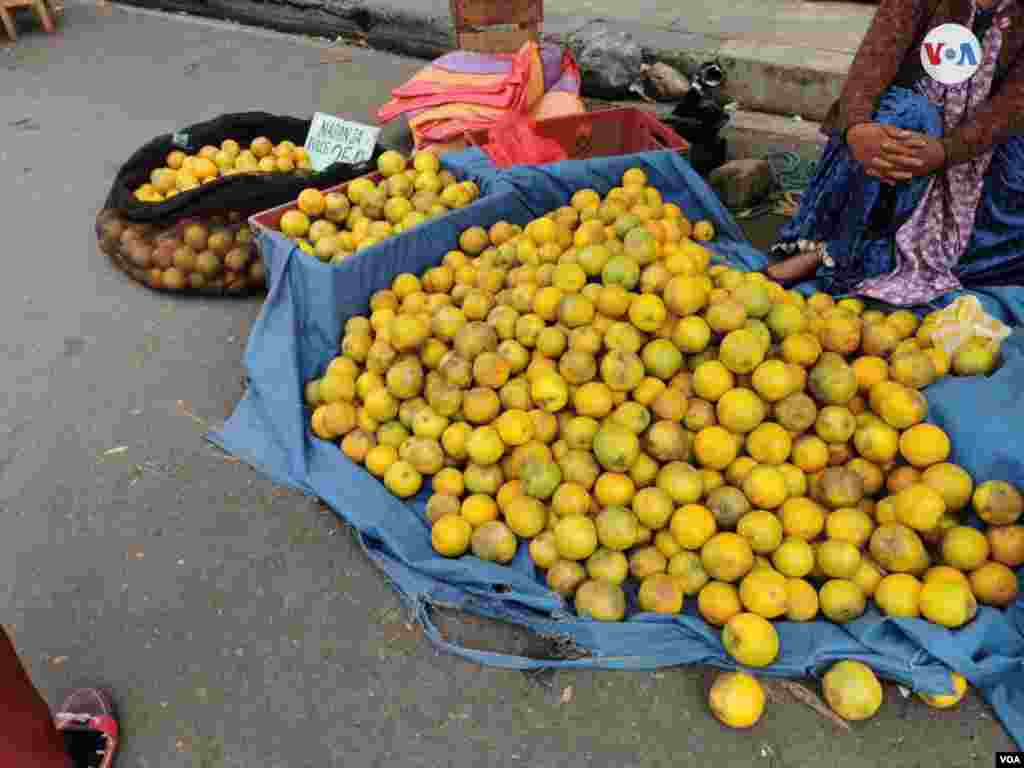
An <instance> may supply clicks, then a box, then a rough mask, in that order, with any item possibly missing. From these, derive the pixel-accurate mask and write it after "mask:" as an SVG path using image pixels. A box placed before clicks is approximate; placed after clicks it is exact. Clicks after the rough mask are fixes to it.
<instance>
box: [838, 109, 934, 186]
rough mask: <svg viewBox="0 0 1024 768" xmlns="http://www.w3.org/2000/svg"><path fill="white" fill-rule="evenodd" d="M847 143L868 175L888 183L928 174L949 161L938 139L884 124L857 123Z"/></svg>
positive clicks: (848, 136)
mask: <svg viewBox="0 0 1024 768" xmlns="http://www.w3.org/2000/svg"><path fill="white" fill-rule="evenodd" d="M846 143H847V145H848V146H849V147H850V152H851V153H852V154H853V156H854V158H855V159H856V160H857V162H859V163H860V164H861V165H863V166H864V170H865V171H866V172H867V174H868V175H869V176H873V177H875V178H877V179H879V180H881V181H882V183H884V184H890V185H891V184H898V183H901V182H904V181H910V180H911V179H913V178H915V177H918V176H928V175H930V174H932V173H935V171H937V170H938V169H939V168H941V167H942V166H943V165H944V164H945V162H946V152H945V150H944V149H943V146H942V143H941V142H939V141H938V140H937V139H933V138H932V137H930V136H927V135H925V134H922V133H915V132H914V131H905V130H903V129H901V128H894V127H892V126H889V125H882V124H881V123H862V124H860V125H855V126H853V127H852V128H850V130H848V131H847V132H846Z"/></svg>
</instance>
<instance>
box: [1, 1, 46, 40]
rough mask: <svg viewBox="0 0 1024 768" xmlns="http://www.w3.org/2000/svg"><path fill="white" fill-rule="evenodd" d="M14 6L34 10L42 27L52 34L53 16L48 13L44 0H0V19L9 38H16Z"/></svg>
mask: <svg viewBox="0 0 1024 768" xmlns="http://www.w3.org/2000/svg"><path fill="white" fill-rule="evenodd" d="M15 8H31V9H32V10H34V11H35V13H36V16H38V17H39V23H40V24H42V25H43V29H45V30H46V32H47V34H53V32H54V30H55V27H54V24H53V17H52V16H51V15H50V9H49V8H48V7H47V5H46V0H0V20H2V21H3V24H4V29H5V30H6V31H7V36H8V37H10V38H11V40H17V39H18V30H17V29H16V28H15V26H14V13H13V12H12V11H13V10H14V9H15Z"/></svg>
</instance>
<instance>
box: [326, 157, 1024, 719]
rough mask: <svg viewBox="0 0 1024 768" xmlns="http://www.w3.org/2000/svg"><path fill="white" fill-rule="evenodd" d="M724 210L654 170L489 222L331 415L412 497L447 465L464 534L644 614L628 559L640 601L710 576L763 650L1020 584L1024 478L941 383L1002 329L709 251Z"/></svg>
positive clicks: (450, 498)
mask: <svg viewBox="0 0 1024 768" xmlns="http://www.w3.org/2000/svg"><path fill="white" fill-rule="evenodd" d="M714 234H715V233H714V230H713V227H712V226H711V225H710V224H709V223H707V222H698V223H696V224H691V222H690V221H688V220H687V218H686V216H685V215H684V212H683V211H681V210H680V209H679V208H678V207H677V206H675V205H672V204H666V203H664V202H663V200H662V197H661V195H660V194H659V192H658V190H657V189H654V188H652V187H651V186H649V185H648V183H647V178H646V176H645V175H644V173H643V172H642V171H641V170H639V169H634V170H630V171H629V172H627V173H626V174H625V176H624V178H623V179H622V184H621V186H619V187H617V188H615V189H613V190H611V192H609V194H608V195H607V196H606V197H605V198H604V199H602V198H601V197H600V196H599V195H598V194H597V193H596V192H594V191H593V190H582V191H579V192H577V193H576V194H575V195H574V196H573V198H572V202H571V205H569V206H566V207H564V208H560V209H558V210H556V211H553V212H551V213H550V214H549V215H547V216H545V217H543V218H540V219H537V220H535V221H532V222H530V223H529V224H528V225H527V226H526V227H525V228H520V227H518V226H514V225H512V224H509V223H506V222H499V223H498V224H495V225H494V226H493V227H491V228H490V229H489V230H488V231H485V230H484V229H481V228H473V229H470V230H467V231H466V232H464V233H463V234H462V237H461V239H460V242H459V250H453V251H450V252H448V253H447V254H446V255H445V256H444V258H443V259H442V261H441V263H440V264H439V265H438V266H436V267H433V268H431V269H428V270H427V271H426V272H425V273H423V274H422V275H420V276H416V275H412V274H402V275H399V276H398V277H397V278H396V279H395V280H394V283H393V285H392V286H391V288H390V290H383V291H379V292H378V293H376V294H375V295H374V296H373V297H372V299H371V302H370V309H371V312H370V315H369V316H368V317H353V318H352V319H351V320H349V321H348V323H347V324H346V327H345V332H344V338H343V341H342V344H341V350H340V354H339V356H338V357H337V358H335V359H334V360H333V361H332V362H331V363H330V365H329V366H328V367H327V369H326V371H325V372H324V375H323V377H322V378H319V379H317V380H315V381H311V382H309V384H308V386H307V389H306V399H307V402H308V405H309V406H310V407H311V409H312V428H313V430H314V432H315V433H316V434H317V435H318V436H319V437H321V438H323V439H325V440H339V441H340V446H341V450H342V451H343V452H344V453H345V455H346V456H348V457H349V458H350V459H351V460H353V461H355V462H357V463H359V464H361V465H363V466H365V468H366V469H367V470H368V471H369V472H371V473H372V474H373V475H375V476H376V477H379V478H381V479H382V480H383V482H384V484H385V485H386V486H387V488H388V489H389V490H390V491H391V492H392V493H394V494H395V495H397V496H399V497H401V498H409V497H411V496H414V495H416V494H417V493H419V492H420V490H421V488H422V487H423V486H424V484H425V482H428V481H429V483H430V487H431V489H432V494H431V496H430V499H429V502H428V503H427V508H426V514H427V516H428V518H429V522H430V524H431V526H432V531H431V539H432V542H433V546H434V548H435V549H436V551H437V552H439V553H440V554H442V555H444V556H447V557H461V556H464V555H467V554H472V555H475V556H476V557H479V558H483V559H484V560H488V561H493V562H497V563H507V562H509V561H510V560H511V559H512V558H513V557H514V556H515V555H516V553H517V552H518V551H519V549H520V548H521V547H526V548H527V549H528V551H529V555H530V557H531V558H532V560H533V562H534V563H535V564H536V566H537V567H538V568H540V569H541V570H542V571H543V572H544V574H545V577H546V580H547V583H548V584H549V585H550V587H551V588H552V589H553V590H555V591H557V592H558V593H560V594H561V595H563V596H565V597H566V598H569V599H572V600H573V601H574V604H575V608H576V611H577V613H578V614H579V615H580V616H582V617H590V618H593V619H597V620H603V621H619V620H622V619H623V618H624V617H625V616H626V614H627V599H626V593H625V591H624V590H623V588H622V585H623V584H624V583H625V582H626V581H627V580H631V581H633V582H635V583H636V584H637V585H638V587H639V591H638V606H637V607H638V608H639V610H641V611H653V612H657V613H662V614H676V613H679V612H680V611H682V610H683V607H684V605H685V604H687V603H688V602H690V601H693V603H695V604H696V609H697V610H698V611H699V613H700V615H701V616H703V617H704V618H705V619H706V620H707V621H708V622H709V623H711V624H712V625H715V626H718V627H722V641H723V644H724V646H725V648H726V649H727V651H728V652H729V653H730V654H731V655H732V656H733V657H734V658H735V659H736V660H737V661H739V662H740V663H741V664H743V665H746V666H748V667H761V666H766V665H768V664H771V663H772V662H773V661H774V660H775V659H776V656H777V654H778V650H779V639H778V635H777V633H776V630H775V627H774V626H773V624H772V622H773V621H774V620H790V621H810V620H812V619H815V618H819V617H824V618H826V619H829V620H831V621H834V622H839V623H842V622H848V621H851V620H853V619H856V618H857V617H859V616H861V615H862V614H863V613H864V611H865V608H866V606H867V604H868V600H870V599H873V600H874V601H875V604H876V605H877V606H878V608H879V610H881V611H882V612H883V613H885V614H887V615H890V616H921V617H923V618H925V619H927V620H929V621H931V622H935V623H937V624H941V625H943V626H946V627H959V626H962V625H963V624H965V623H967V622H969V621H970V620H971V619H972V618H973V617H974V615H975V612H976V610H977V603H978V602H981V603H985V604H988V605H994V606H1004V605H1007V604H1008V603H1010V602H1011V601H1012V600H1013V599H1014V598H1015V596H1016V594H1017V578H1016V576H1015V574H1014V571H1013V570H1012V569H1013V568H1015V567H1017V566H1019V565H1021V564H1022V563H1024V527H1021V526H1019V525H1017V524H1016V523H1017V521H1018V519H1019V518H1020V516H1021V514H1022V512H1024V500H1022V497H1021V495H1020V493H1019V492H1018V491H1017V489H1016V488H1014V487H1013V486H1012V485H1010V484H1008V483H1005V482H999V481H989V482H985V483H981V484H980V485H977V486H975V483H974V480H973V479H972V478H971V477H970V475H969V474H968V473H967V472H966V471H965V470H964V469H963V468H961V467H959V466H957V465H955V464H953V463H950V462H949V458H950V454H951V445H950V440H949V438H948V436H947V435H946V434H945V433H944V432H943V430H942V429H940V428H939V427H937V426H934V425H931V424H928V423H926V422H925V418H926V416H927V414H928V403H927V400H926V399H925V398H924V396H923V395H922V394H921V391H920V390H921V389H923V388H925V387H927V386H928V385H930V384H931V383H933V382H934V381H935V380H937V379H938V378H940V377H942V376H945V375H947V374H948V373H950V372H954V373H960V374H983V373H988V372H990V371H991V370H992V369H993V368H994V367H995V365H997V363H998V358H999V350H998V346H996V345H993V344H991V343H990V342H987V341H985V340H983V339H974V340H971V341H970V342H969V343H968V344H966V345H965V346H964V347H962V348H961V349H960V350H958V351H957V353H956V355H955V356H954V357H953V359H950V358H949V357H948V356H947V355H946V354H945V353H944V352H943V350H942V349H941V348H940V347H936V346H934V345H933V344H932V340H931V331H932V330H933V328H934V327H935V322H936V319H935V317H934V316H929V317H926V318H924V320H923V321H919V320H918V318H917V317H915V315H914V314H912V313H911V312H908V311H897V312H893V313H892V314H888V315H887V314H884V313H883V312H881V311H878V310H874V309H868V308H866V307H865V305H864V304H863V303H862V302H860V301H858V300H855V299H845V300H842V301H839V302H836V301H834V300H833V299H832V298H831V297H830V296H828V295H825V294H817V295H815V296H812V297H810V298H806V299H805V298H804V297H803V296H802V295H800V294H798V293H796V292H792V291H786V290H784V289H783V288H782V287H780V286H779V285H777V284H774V283H772V282H771V281H769V280H768V279H766V277H765V276H764V275H763V274H760V273H751V274H744V273H741V272H738V271H736V270H733V269H730V268H727V267H725V266H722V265H717V264H716V265H713V264H712V253H711V251H709V250H708V249H707V248H706V247H705V246H704V245H703V244H702V242H706V241H708V240H712V239H713V238H714ZM972 510H973V511H974V512H976V513H977V514H978V515H979V516H980V518H981V519H982V520H983V521H984V523H985V524H986V527H985V528H984V529H983V530H978V529H976V528H974V527H971V526H969V525H967V524H966V519H967V515H968V514H969V513H970V512H971V511H972ZM861 666H862V665H861ZM865 669H866V668H865ZM867 672H868V674H869V675H870V670H867ZM830 675H831V678H826V694H827V695H828V692H829V690H830V689H831V690H832V691H833V692H834V693H835V697H834V698H836V700H840V699H842V700H845V701H850V700H851V697H850V695H849V694H846V695H841V694H842V692H843V689H844V686H850V685H852V686H854V687H855V688H856V690H857V691H858V692H859V693H860V694H864V695H866V696H868V699H871V696H870V695H869V694H870V691H871V690H873V688H871V685H870V684H869V683H867V682H865V681H866V680H867V678H866V677H865V675H864V674H863V670H862V669H860V668H859V667H858V666H852V667H851V666H849V665H847V666H845V667H842V668H841V669H839V670H837V671H836V673H835V674H832V673H830ZM871 679H872V680H873V679H874V678H873V676H872V677H871ZM830 680H831V682H830ZM727 682H728V683H729V684H730V685H733V684H734V685H735V686H736V687H737V690H740V691H741V692H742V691H744V690H749V688H750V686H749V685H748V682H749V681H746V680H745V679H744V678H729V679H728V681H727ZM755 682H756V681H755ZM874 684H875V685H877V681H874ZM724 685H726V682H723V686H724ZM865 686H867V687H866V688H865ZM865 691H867V693H866V694H865V693H864V692H865ZM730 696H731V693H730V692H729V691H719V693H718V695H717V700H719V701H728V700H730ZM740 698H741V700H743V701H746V702H748V703H749V702H750V701H752V699H750V698H749V696H746V695H742V696H741V697H740ZM755 698H756V697H755ZM853 698H854V699H856V698H857V697H853ZM715 700H716V696H715V695H714V694H713V702H714V701H715ZM878 700H879V701H880V688H879V696H878ZM722 706H723V707H724V705H722ZM876 708H877V707H876ZM839 709H840V710H841V709H842V707H839ZM867 709H870V707H867ZM723 711H724V709H723ZM864 711H867V710H866V709H865V710H864ZM872 711H873V710H872ZM841 713H842V712H841ZM862 714H863V713H860V714H858V713H856V712H853V713H849V714H848V715H847V716H851V717H854V716H861V715H862ZM867 714H868V715H869V714H870V712H868V713H867ZM865 716H866V715H865ZM723 717H725V716H723ZM742 719H743V718H742V717H739V718H738V719H737V722H740V721H742ZM754 719H756V717H755V718H754Z"/></svg>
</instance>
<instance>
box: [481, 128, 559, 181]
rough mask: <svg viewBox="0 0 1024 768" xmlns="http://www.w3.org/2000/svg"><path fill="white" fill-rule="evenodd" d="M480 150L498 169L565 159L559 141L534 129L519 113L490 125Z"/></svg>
mask: <svg viewBox="0 0 1024 768" xmlns="http://www.w3.org/2000/svg"><path fill="white" fill-rule="evenodd" d="M483 149H484V151H485V152H486V153H487V154H488V156H489V157H490V158H491V161H492V162H493V163H494V164H495V165H496V166H497V167H498V168H510V167H511V166H513V165H543V164H545V163H557V162H559V161H561V160H568V159H569V153H568V152H566V151H565V149H564V148H563V147H562V145H561V144H559V143H558V142H557V141H555V140H554V139H549V138H547V137H545V136H541V135H540V134H539V133H538V132H537V123H536V121H535V120H531V119H530V118H527V117H522V116H520V115H515V116H512V117H510V118H506V119H504V120H502V121H501V122H499V123H498V124H497V125H495V126H494V127H493V128H491V129H490V130H489V131H488V134H487V144H486V146H484V148H483Z"/></svg>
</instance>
